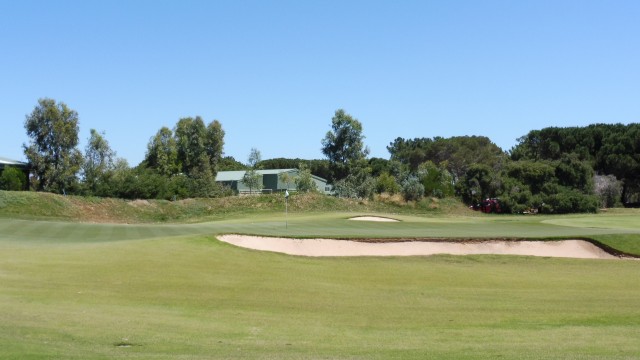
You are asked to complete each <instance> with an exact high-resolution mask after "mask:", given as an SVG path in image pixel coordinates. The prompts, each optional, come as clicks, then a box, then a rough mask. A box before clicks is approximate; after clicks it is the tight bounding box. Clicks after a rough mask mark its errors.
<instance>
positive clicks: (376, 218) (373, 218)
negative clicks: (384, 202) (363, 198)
mask: <svg viewBox="0 0 640 360" xmlns="http://www.w3.org/2000/svg"><path fill="white" fill-rule="evenodd" d="M349 220H355V221H380V222H399V221H400V220H396V219H392V218H387V217H381V216H356V217H352V218H349Z"/></svg>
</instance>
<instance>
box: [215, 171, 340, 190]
mask: <svg viewBox="0 0 640 360" xmlns="http://www.w3.org/2000/svg"><path fill="white" fill-rule="evenodd" d="M245 173H246V171H245V170H239V171H220V172H218V175H216V182H218V183H221V184H223V185H225V186H228V187H229V188H231V189H232V190H234V191H235V192H237V193H239V194H244V193H249V187H248V186H246V185H245V184H244V183H243V182H242V178H243V177H244V174H245ZM256 173H258V174H259V175H260V176H262V188H261V189H260V190H257V191H258V192H282V191H285V190H289V191H297V189H296V184H295V181H294V179H295V178H296V177H298V176H299V175H300V171H299V170H298V169H270V170H256ZM284 173H286V174H288V175H289V178H290V179H291V181H290V182H289V183H288V184H285V183H284V182H283V181H282V174H284ZM311 178H312V180H313V181H314V182H315V184H316V188H317V190H318V191H319V192H322V193H330V192H331V186H329V185H327V180H326V179H323V178H321V177H319V176H315V175H311ZM253 191H256V189H253Z"/></svg>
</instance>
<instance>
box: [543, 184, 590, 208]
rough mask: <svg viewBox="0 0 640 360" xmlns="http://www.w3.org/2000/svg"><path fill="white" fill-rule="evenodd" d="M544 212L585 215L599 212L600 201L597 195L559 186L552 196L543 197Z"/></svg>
mask: <svg viewBox="0 0 640 360" xmlns="http://www.w3.org/2000/svg"><path fill="white" fill-rule="evenodd" d="M543 201H544V204H543V205H542V207H543V212H545V213H553V214H567V213H583V212H596V211H598V206H599V201H598V197H597V196H595V195H585V194H584V193H582V192H580V191H579V190H576V189H568V188H566V187H562V186H558V187H557V188H556V191H555V192H554V193H552V194H547V195H546V196H544V197H543Z"/></svg>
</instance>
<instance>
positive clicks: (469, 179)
mask: <svg viewBox="0 0 640 360" xmlns="http://www.w3.org/2000/svg"><path fill="white" fill-rule="evenodd" d="M496 175H497V174H496V173H495V172H494V171H493V170H492V169H491V168H490V167H489V166H487V165H484V164H475V165H471V166H470V167H469V169H468V170H467V172H466V174H465V176H464V177H463V178H462V179H460V180H459V181H458V182H457V183H456V191H457V193H458V194H459V195H460V196H461V197H462V199H463V201H464V202H466V203H468V204H477V203H479V202H480V201H482V200H483V199H486V198H491V197H495V196H496V192H497V179H496Z"/></svg>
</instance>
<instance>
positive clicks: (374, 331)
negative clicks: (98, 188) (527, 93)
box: [0, 211, 640, 359]
mask: <svg viewBox="0 0 640 360" xmlns="http://www.w3.org/2000/svg"><path fill="white" fill-rule="evenodd" d="M354 215H361V214H354V213H306V214H291V215H290V216H289V217H288V218H287V219H286V220H287V227H286V228H285V217H284V216H283V215H282V214H262V215H256V216H251V217H239V218H237V219H232V220H221V221H215V222H207V223H199V224H163V225H126V224H122V225H112V224H83V223H69V222H55V221H33V220H16V219H10V218H2V219H0V308H1V309H2V311H1V312H0V358H2V359H51V358H64V359H108V358H114V357H119V358H140V359H143V358H144V359H148V358H153V359H176V358H178V359H179V358H185V359H208V358H222V359H229V358H237V359H242V358H263V359H300V358H305V359H332V358H341V359H342V358H361V359H370V358H377V359H389V358H406V359H424V358H444V359H495V358H500V357H501V358H520V359H557V358H563V359H567V358H569V359H570V358H575V359H633V358H638V357H640V346H639V345H638V344H640V307H638V306H637V304H638V299H640V282H639V281H638V279H639V278H640V262H639V261H634V260H575V259H550V258H534V257H515V256H462V257H455V256H432V257H407V258H401V257H391V258H367V257H365V258H304V257H292V256H287V255H281V254H274V253H268V252H259V251H252V250H247V249H241V248H236V247H233V246H231V245H228V244H224V243H221V242H219V241H217V240H216V239H215V235H216V234H221V233H247V234H262V235H277V236H295V237H313V236H325V237H329V236H335V237H376V238H381V237H456V238H472V237H492V238H497V237H531V238H544V237H592V238H596V239H600V240H602V241H603V242H608V243H609V244H613V245H615V246H622V247H627V248H628V249H629V248H630V249H633V248H634V246H637V243H638V239H640V237H639V236H638V234H640V227H639V226H640V225H638V224H637V221H635V219H636V218H638V213H637V212H634V211H626V212H623V213H620V214H603V215H579V216H578V215H571V216H566V217H515V216H514V217H510V216H509V217H502V216H482V217H446V216H439V217H420V216H409V215H388V214H387V216H392V217H395V218H398V219H399V220H402V221H401V222H398V223H373V222H357V221H351V220H347V219H348V218H349V217H351V216H354ZM617 216H620V218H616V217H617Z"/></svg>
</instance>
